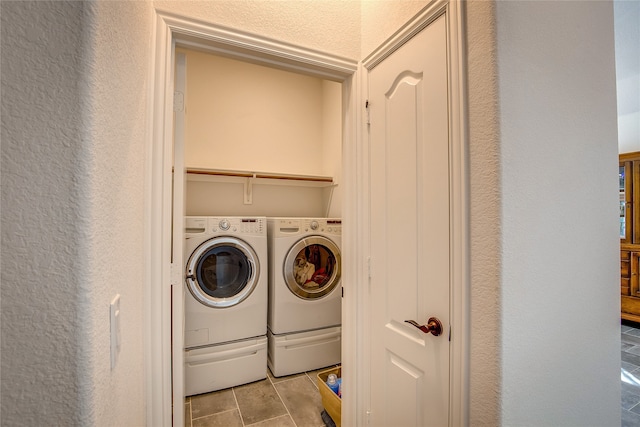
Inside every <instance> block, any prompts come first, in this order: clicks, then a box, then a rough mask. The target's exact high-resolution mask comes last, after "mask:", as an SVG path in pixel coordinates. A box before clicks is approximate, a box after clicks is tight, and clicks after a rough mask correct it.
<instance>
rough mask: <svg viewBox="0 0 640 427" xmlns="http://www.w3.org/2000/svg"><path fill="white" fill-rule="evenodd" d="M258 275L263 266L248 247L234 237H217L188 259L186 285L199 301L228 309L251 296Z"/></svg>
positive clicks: (199, 247)
mask: <svg viewBox="0 0 640 427" xmlns="http://www.w3.org/2000/svg"><path fill="white" fill-rule="evenodd" d="M259 276H260V264H259V262H258V258H257V255H256V253H255V251H254V250H253V248H252V247H251V246H250V245H249V244H247V243H246V242H244V241H243V240H241V239H237V238H233V237H214V238H212V239H209V240H207V241H206V242H204V243H202V244H201V245H200V246H198V247H197V248H196V250H195V251H193V253H192V254H191V256H190V257H189V261H188V262H187V270H186V284H187V287H188V288H189V291H190V292H191V294H192V295H193V297H194V298H195V299H196V300H197V301H198V302H200V303H202V304H204V305H207V306H209V307H213V308H225V307H232V306H234V305H236V304H239V303H241V302H242V301H243V300H244V299H246V298H247V297H248V296H249V295H251V292H253V290H254V289H255V287H256V285H257V283H258V277H259Z"/></svg>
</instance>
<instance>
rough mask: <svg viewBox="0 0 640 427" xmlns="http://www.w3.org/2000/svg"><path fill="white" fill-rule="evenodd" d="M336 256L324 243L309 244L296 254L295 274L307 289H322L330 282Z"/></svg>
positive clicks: (298, 282) (300, 283)
mask: <svg viewBox="0 0 640 427" xmlns="http://www.w3.org/2000/svg"><path fill="white" fill-rule="evenodd" d="M335 264H336V258H335V256H334V255H333V253H331V251H330V250H329V249H328V248H327V247H326V246H324V245H318V244H315V245H308V246H306V247H305V248H304V249H302V250H301V251H300V252H298V255H296V258H295V261H294V266H293V274H294V277H295V280H296V283H297V284H298V285H300V286H301V287H303V288H305V289H322V288H323V287H325V286H327V285H329V284H330V281H331V277H332V275H333V270H334V267H335Z"/></svg>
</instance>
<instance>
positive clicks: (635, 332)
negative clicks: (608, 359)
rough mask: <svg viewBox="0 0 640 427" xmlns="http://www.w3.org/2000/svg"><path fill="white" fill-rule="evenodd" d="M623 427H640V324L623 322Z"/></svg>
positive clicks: (621, 352)
mask: <svg viewBox="0 0 640 427" xmlns="http://www.w3.org/2000/svg"><path fill="white" fill-rule="evenodd" d="M620 338H621V351H620V355H621V362H622V364H621V368H622V369H621V388H622V399H621V406H622V427H640V324H637V323H631V322H626V321H623V322H622V328H621V335H620Z"/></svg>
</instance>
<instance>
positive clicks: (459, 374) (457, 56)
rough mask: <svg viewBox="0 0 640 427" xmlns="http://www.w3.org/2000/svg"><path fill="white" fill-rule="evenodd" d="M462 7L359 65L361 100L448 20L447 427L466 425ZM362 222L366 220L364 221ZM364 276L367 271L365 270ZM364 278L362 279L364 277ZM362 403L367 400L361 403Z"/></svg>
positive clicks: (447, 0) (453, 3)
mask: <svg viewBox="0 0 640 427" xmlns="http://www.w3.org/2000/svg"><path fill="white" fill-rule="evenodd" d="M462 8H463V1H461V0H434V1H431V2H430V3H429V4H428V5H427V6H425V7H424V8H423V9H422V10H421V11H420V12H419V13H418V14H417V15H416V16H415V17H414V18H413V19H412V20H410V21H409V22H407V23H406V24H405V25H404V26H402V27H401V28H400V29H399V30H398V31H397V32H396V33H394V34H393V35H392V36H391V37H390V38H389V39H387V40H386V41H385V42H383V43H382V44H381V45H380V46H379V47H378V48H377V49H375V50H374V51H373V52H372V53H370V54H369V55H368V56H367V57H366V58H365V59H364V60H363V61H362V71H361V73H360V75H361V76H362V85H361V88H362V94H363V98H362V99H364V97H366V96H367V93H368V72H369V71H370V70H372V69H373V68H375V67H376V66H377V65H378V64H379V63H380V62H381V61H383V60H384V59H385V58H387V57H388V56H389V55H391V54H392V53H393V52H394V51H396V50H397V49H398V48H400V47H401V46H402V45H403V44H405V43H406V42H407V41H408V40H409V39H411V38H412V37H413V36H415V35H416V34H418V33H419V32H420V31H421V30H422V29H424V28H425V27H426V26H428V25H429V24H430V23H431V22H433V21H434V20H435V19H437V18H439V17H440V16H442V15H443V14H446V20H447V21H446V22H447V41H448V47H447V48H448V49H447V50H448V76H449V81H450V82H451V84H450V88H449V99H450V103H449V114H450V118H451V122H450V127H449V131H450V135H451V144H450V152H449V155H450V156H449V157H450V160H449V161H450V165H449V166H450V182H451V194H450V212H451V215H450V223H451V232H450V243H451V254H450V255H451V257H450V259H451V261H450V262H451V265H450V270H451V283H450V289H451V290H450V292H451V294H450V322H451V325H452V333H451V352H450V375H449V386H450V387H449V390H450V405H449V425H450V426H452V427H453V426H456V427H458V426H467V425H469V413H468V412H469V411H468V408H469V396H468V390H469V339H470V337H469V307H470V304H469V295H470V291H469V289H470V288H469V250H468V239H469V231H468V228H469V213H468V212H469V204H468V191H469V190H468V151H467V127H466V116H465V111H466V110H465V105H466V87H465V78H464V76H465V75H466V74H465V54H464V52H465V50H464V22H463V10H462ZM367 132H368V130H367V125H366V124H365V123H364V121H363V123H362V135H363V136H362V139H363V140H368V135H367ZM368 157H369V153H368V143H366V144H363V153H362V154H361V158H362V159H368ZM361 170H363V171H364V173H365V174H366V176H367V177H368V176H369V173H370V171H369V168H368V166H367V165H363V166H362V169H361ZM368 186H369V181H368V178H367V182H366V183H365V185H364V186H363V187H362V191H361V192H360V196H359V199H360V200H359V204H360V206H361V207H362V212H361V215H360V216H359V217H358V220H359V221H361V222H363V223H365V224H366V227H367V229H368V227H369V224H370V222H369V221H370V219H369V214H368V209H369V205H368V203H369V201H368V199H367V196H365V194H368V191H365V190H366V189H367V188H368ZM365 217H366V218H365ZM362 243H363V244H365V245H366V246H363V247H367V248H368V247H369V244H368V241H365V240H363V241H362ZM363 274H365V271H364V270H363ZM363 277H366V276H363ZM359 299H361V301H362V303H361V304H360V308H361V309H362V310H363V312H362V313H361V314H360V318H359V319H360V322H364V323H361V324H367V323H368V321H369V316H370V313H369V312H366V310H367V307H370V302H369V293H368V291H367V292H365V291H361V294H360V295H359ZM363 331H364V334H361V335H363V336H360V337H359V339H360V340H361V341H362V345H363V348H364V349H368V348H369V345H370V339H371V337H370V331H369V330H368V329H364V330H363ZM368 353H369V352H366V351H363V352H361V353H360V356H361V357H360V358H359V359H358V361H357V363H358V364H359V366H362V367H363V369H364V370H365V371H366V372H368V371H369V370H370V358H369V356H368ZM369 389H370V387H369V383H368V379H367V380H365V379H362V380H361V382H360V383H358V390H359V391H361V392H363V393H366V394H367V397H366V401H365V402H363V405H366V406H363V408H367V407H369V406H370V391H369ZM363 399H365V398H364V397H363ZM347 425H351V424H347ZM353 425H367V422H366V420H358V423H354V424H353Z"/></svg>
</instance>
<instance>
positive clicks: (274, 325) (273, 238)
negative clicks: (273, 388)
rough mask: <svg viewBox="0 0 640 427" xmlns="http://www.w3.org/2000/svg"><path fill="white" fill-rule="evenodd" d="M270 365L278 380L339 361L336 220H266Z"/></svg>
mask: <svg viewBox="0 0 640 427" xmlns="http://www.w3.org/2000/svg"><path fill="white" fill-rule="evenodd" d="M267 224H268V237H269V244H268V247H269V315H268V329H269V332H268V338H269V352H268V364H269V367H270V368H271V372H272V373H273V374H274V375H275V376H283V375H290V374H293V373H297V372H302V371H307V370H313V369H318V368H322V367H325V366H329V365H334V364H338V363H340V352H341V345H340V340H341V328H340V325H341V319H342V288H341V280H340V277H341V265H342V256H341V241H342V221H341V220H340V219H338V218H283V217H280V218H268V219H267Z"/></svg>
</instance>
